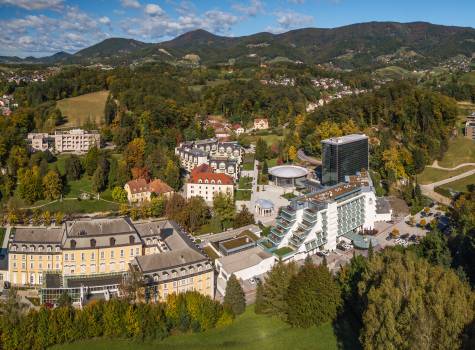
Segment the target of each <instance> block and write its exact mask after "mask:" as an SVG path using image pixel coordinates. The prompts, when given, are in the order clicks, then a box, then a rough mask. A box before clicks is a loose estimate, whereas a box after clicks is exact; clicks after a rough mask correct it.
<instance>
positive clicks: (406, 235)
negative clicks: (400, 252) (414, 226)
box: [401, 233, 409, 239]
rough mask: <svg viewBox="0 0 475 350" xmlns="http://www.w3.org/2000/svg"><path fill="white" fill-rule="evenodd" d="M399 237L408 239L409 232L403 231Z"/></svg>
mask: <svg viewBox="0 0 475 350" xmlns="http://www.w3.org/2000/svg"><path fill="white" fill-rule="evenodd" d="M401 238H402V239H408V238H409V233H405V234H403V235H401Z"/></svg>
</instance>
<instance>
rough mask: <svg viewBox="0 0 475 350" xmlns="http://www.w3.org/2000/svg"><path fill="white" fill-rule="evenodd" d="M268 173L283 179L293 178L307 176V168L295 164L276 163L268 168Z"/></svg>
mask: <svg viewBox="0 0 475 350" xmlns="http://www.w3.org/2000/svg"><path fill="white" fill-rule="evenodd" d="M269 174H271V175H272V176H275V177H281V178H284V179H293V178H299V177H304V176H307V174H308V170H307V169H305V168H302V167H301V166H296V165H278V166H275V167H272V168H270V169H269Z"/></svg>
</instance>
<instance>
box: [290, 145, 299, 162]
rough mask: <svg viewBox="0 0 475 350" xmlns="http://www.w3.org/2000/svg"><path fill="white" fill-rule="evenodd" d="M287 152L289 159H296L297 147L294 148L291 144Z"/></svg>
mask: <svg viewBox="0 0 475 350" xmlns="http://www.w3.org/2000/svg"><path fill="white" fill-rule="evenodd" d="M288 154H289V159H290V160H291V161H292V162H294V161H295V159H297V149H296V148H295V146H293V145H292V146H290V147H289V152H288Z"/></svg>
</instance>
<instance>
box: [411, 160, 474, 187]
mask: <svg viewBox="0 0 475 350" xmlns="http://www.w3.org/2000/svg"><path fill="white" fill-rule="evenodd" d="M474 168H475V167H474V166H470V165H469V166H464V167H461V168H459V169H457V170H452V171H447V170H442V169H436V168H431V167H426V168H425V169H424V171H423V172H422V173H421V174H420V175H418V176H417V181H418V182H419V183H420V184H421V185H426V184H429V183H432V182H436V181H440V180H444V179H447V178H449V177H452V176H455V175H459V174H462V173H464V172H466V171H469V170H471V169H474Z"/></svg>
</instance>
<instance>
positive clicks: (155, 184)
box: [148, 179, 173, 194]
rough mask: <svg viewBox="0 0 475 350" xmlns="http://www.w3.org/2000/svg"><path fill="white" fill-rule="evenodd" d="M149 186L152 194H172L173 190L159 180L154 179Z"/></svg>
mask: <svg viewBox="0 0 475 350" xmlns="http://www.w3.org/2000/svg"><path fill="white" fill-rule="evenodd" d="M148 185H149V186H150V192H154V193H156V194H165V193H170V192H173V188H171V187H170V186H168V185H167V184H166V183H165V182H163V181H162V180H160V179H155V180H153V181H152V182H150V183H149V184H148Z"/></svg>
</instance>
